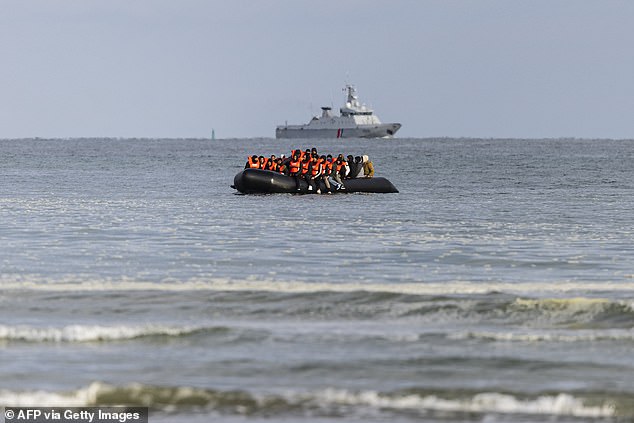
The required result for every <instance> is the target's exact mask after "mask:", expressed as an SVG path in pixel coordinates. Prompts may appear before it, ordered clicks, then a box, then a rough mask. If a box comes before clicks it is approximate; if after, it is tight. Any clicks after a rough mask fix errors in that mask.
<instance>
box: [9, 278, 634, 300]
mask: <svg viewBox="0 0 634 423" xmlns="http://www.w3.org/2000/svg"><path fill="white" fill-rule="evenodd" d="M0 287H1V289H2V290H37V291H57V292H59V291H61V292H77V291H264V292H280V293H316V292H344V293H345V292H354V291H366V292H386V293H395V294H408V295H446V294H487V293H491V292H504V293H512V294H520V295H521V294H525V295H531V296H535V295H539V294H545V295H548V294H557V293H562V294H566V293H570V292H585V293H588V292H628V293H634V282H629V283H625V282H570V281H561V282H521V283H507V282H466V281H454V282H441V283H439V282H434V283H427V282H423V281H421V282H410V283H375V282H353V283H337V282H303V281H276V280H254V279H242V280H234V279H227V278H192V279H188V280H184V281H175V280H164V281H160V282H147V281H137V280H130V279H121V280H114V279H104V280H90V278H87V277H86V278H84V277H73V276H69V277H65V278H62V279H58V280H54V281H51V280H48V279H46V278H41V277H37V276H22V277H6V276H0Z"/></svg>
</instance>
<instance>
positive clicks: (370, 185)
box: [231, 169, 398, 194]
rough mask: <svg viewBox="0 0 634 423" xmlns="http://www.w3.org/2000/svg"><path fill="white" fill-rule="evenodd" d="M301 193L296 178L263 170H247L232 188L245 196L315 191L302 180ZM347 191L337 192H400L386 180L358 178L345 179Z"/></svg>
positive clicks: (238, 175) (237, 177)
mask: <svg viewBox="0 0 634 423" xmlns="http://www.w3.org/2000/svg"><path fill="white" fill-rule="evenodd" d="M299 182H300V185H299V191H298V190H297V188H296V183H295V178H294V177H291V176H286V175H282V174H281V173H277V172H272V171H270V170H261V169H245V170H243V171H242V172H240V173H238V174H237V175H236V176H235V178H233V185H232V186H231V187H232V188H235V189H237V190H238V191H240V192H242V193H244V194H270V193H292V194H312V193H313V192H314V191H309V190H308V184H307V183H306V181H305V180H304V179H303V178H302V179H300V181H299ZM320 185H321V187H320V188H321V190H322V192H325V189H326V187H325V186H324V183H323V181H321V182H320ZM343 185H344V186H345V187H346V189H345V190H339V191H335V192H350V193H351V192H377V193H390V192H398V190H397V189H396V187H395V186H394V185H392V183H391V182H390V181H388V180H387V179H385V178H380V177H379V178H358V179H344V181H343Z"/></svg>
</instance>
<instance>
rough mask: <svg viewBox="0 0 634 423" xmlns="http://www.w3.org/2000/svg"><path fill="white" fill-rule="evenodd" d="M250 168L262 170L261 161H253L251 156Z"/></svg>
mask: <svg viewBox="0 0 634 423" xmlns="http://www.w3.org/2000/svg"><path fill="white" fill-rule="evenodd" d="M248 162H249V168H251V169H259V168H260V160H259V159H255V160H253V158H252V157H251V156H249V160H248Z"/></svg>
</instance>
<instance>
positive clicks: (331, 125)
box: [275, 85, 401, 138]
mask: <svg viewBox="0 0 634 423" xmlns="http://www.w3.org/2000/svg"><path fill="white" fill-rule="evenodd" d="M345 90H346V91H347V92H348V99H347V100H346V104H345V105H344V106H343V107H341V108H340V109H339V112H340V115H339V116H335V115H333V114H332V113H331V110H332V109H331V108H330V107H322V108H321V110H322V113H321V116H319V117H318V116H315V117H313V118H312V119H311V121H310V122H308V123H307V124H306V125H281V126H278V127H277V128H276V129H275V137H276V138H392V137H393V136H394V134H395V133H396V131H398V130H399V129H400V127H401V124H400V123H381V121H380V120H379V118H378V117H377V116H376V115H375V114H374V111H373V110H372V109H369V108H367V107H366V105H365V104H361V103H360V102H359V99H358V98H357V92H356V90H355V89H354V87H353V86H352V85H346V88H345Z"/></svg>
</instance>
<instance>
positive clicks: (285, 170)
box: [277, 157, 288, 175]
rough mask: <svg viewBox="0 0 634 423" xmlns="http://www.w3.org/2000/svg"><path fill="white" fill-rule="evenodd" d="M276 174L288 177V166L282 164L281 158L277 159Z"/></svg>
mask: <svg viewBox="0 0 634 423" xmlns="http://www.w3.org/2000/svg"><path fill="white" fill-rule="evenodd" d="M277 172H278V173H281V174H282V175H288V166H287V165H286V163H284V161H283V160H282V158H281V157H280V158H278V159H277Z"/></svg>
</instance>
